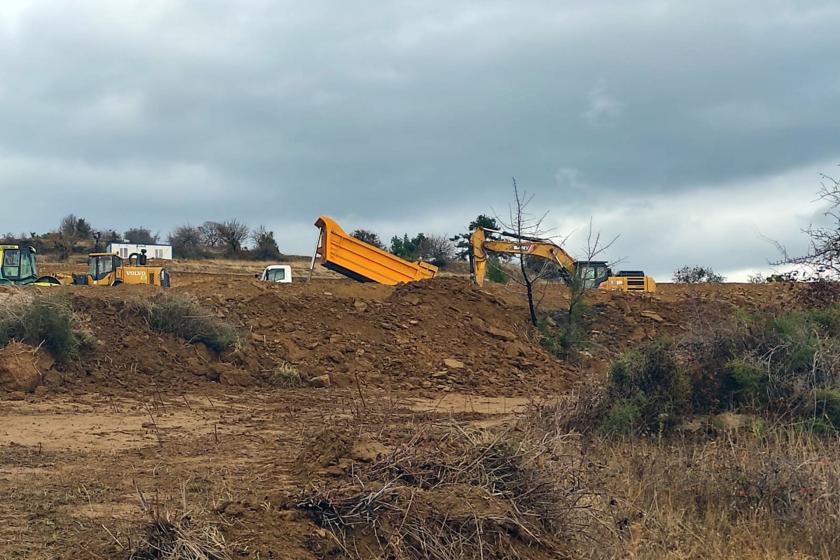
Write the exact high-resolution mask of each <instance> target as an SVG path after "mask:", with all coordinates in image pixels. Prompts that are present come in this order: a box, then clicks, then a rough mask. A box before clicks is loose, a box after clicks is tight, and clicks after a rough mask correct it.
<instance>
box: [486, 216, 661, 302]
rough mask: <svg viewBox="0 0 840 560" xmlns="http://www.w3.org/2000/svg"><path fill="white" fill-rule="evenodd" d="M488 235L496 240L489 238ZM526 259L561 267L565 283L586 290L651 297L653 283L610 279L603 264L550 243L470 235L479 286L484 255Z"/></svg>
mask: <svg viewBox="0 0 840 560" xmlns="http://www.w3.org/2000/svg"><path fill="white" fill-rule="evenodd" d="M488 233H491V234H495V235H496V236H498V238H495V239H494V238H488V235H487V234H488ZM488 253H502V254H508V255H529V256H533V257H537V258H540V259H545V260H548V261H551V262H554V263H556V264H558V265H559V266H560V270H561V272H562V273H563V275H564V277H565V280H566V281H567V282H568V281H569V280H571V279H572V278H579V279H580V280H582V281H583V286H584V287H585V288H601V289H604V290H619V291H623V292H645V293H654V292H655V291H656V282H655V281H654V279H653V278H651V277H650V276H645V273H644V272H641V271H621V272H619V273H618V274H616V275H613V273H612V270H610V267H609V265H608V264H607V262H606V261H576V260H575V259H574V258H572V256H571V255H569V253H567V252H566V250H565V249H563V248H562V247H561V246H560V245H557V244H556V243H554V242H553V241H551V240H549V239H540V238H537V237H525V236H522V235H516V234H515V233H510V232H506V231H499V230H491V229H486V228H476V229H475V230H474V231H473V232H472V234H471V235H470V275H471V276H472V278H473V280H474V281H475V283H476V284H478V285H479V286H481V285H483V284H484V277H485V276H486V274H487V254H488Z"/></svg>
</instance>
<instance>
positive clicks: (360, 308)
mask: <svg viewBox="0 0 840 560" xmlns="http://www.w3.org/2000/svg"><path fill="white" fill-rule="evenodd" d="M353 307H355V308H356V311H358V312H359V313H364V312H365V311H366V310H367V308H368V304H367V303H365V302H363V301H362V300H360V299H357V300H356V301H354V302H353Z"/></svg>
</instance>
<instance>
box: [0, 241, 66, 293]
mask: <svg viewBox="0 0 840 560" xmlns="http://www.w3.org/2000/svg"><path fill="white" fill-rule="evenodd" d="M0 264H1V265H2V266H0V285H16V286H59V285H61V282H60V281H59V279H58V278H56V277H54V276H38V267H37V266H36V263H35V248H34V247H28V246H25V245H0Z"/></svg>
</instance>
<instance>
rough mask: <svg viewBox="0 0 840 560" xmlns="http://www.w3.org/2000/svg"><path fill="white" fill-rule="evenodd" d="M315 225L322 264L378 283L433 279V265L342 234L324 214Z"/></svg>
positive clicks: (362, 280)
mask: <svg viewBox="0 0 840 560" xmlns="http://www.w3.org/2000/svg"><path fill="white" fill-rule="evenodd" d="M315 225H316V226H317V227H319V228H320V229H321V239H320V241H319V242H318V251H317V255H318V256H320V257H321V259H323V264H324V266H325V267H327V268H329V269H330V270H333V271H335V272H338V273H339V274H343V275H345V276H348V277H350V278H352V279H354V280H358V281H359V282H378V283H379V284H386V285H389V286H394V285H396V284H405V283H407V282H416V281H418V280H426V279H428V278H434V276H435V274H437V270H438V269H437V267H436V266H434V265H431V264H428V263H424V262H422V261H420V262H409V261H407V260H405V259H401V258H400V257H398V256H396V255H394V254H391V253H389V252H388V251H383V250H382V249H379V248H378V247H374V246H373V245H371V244H369V243H365V242H364V241H361V240H359V239H356V238H355V237H353V236H351V235H348V234H347V233H345V231H344V230H343V229H341V227H340V226H339V225H338V224H337V223H336V222H335V220H333V219H332V218H330V217H328V216H321V217H320V218H318V221H317V222H315Z"/></svg>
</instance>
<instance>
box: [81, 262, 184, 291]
mask: <svg viewBox="0 0 840 560" xmlns="http://www.w3.org/2000/svg"><path fill="white" fill-rule="evenodd" d="M132 257H133V255H132ZM140 261H141V259H140V258H138V259H136V261H135V259H133V258H130V259H129V262H128V264H126V262H125V259H123V258H122V257H121V256H119V255H118V254H116V253H91V254H90V255H88V271H87V274H85V275H82V276H77V277H76V279H75V282H74V283H75V284H82V285H87V286H117V285H119V284H151V285H154V286H163V287H164V288H168V287H169V284H170V281H169V271H168V270H166V269H165V268H163V267H160V266H147V265H145V264H135V262H140ZM142 262H143V263H145V262H146V260H145V256H144V258H143V259H142Z"/></svg>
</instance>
